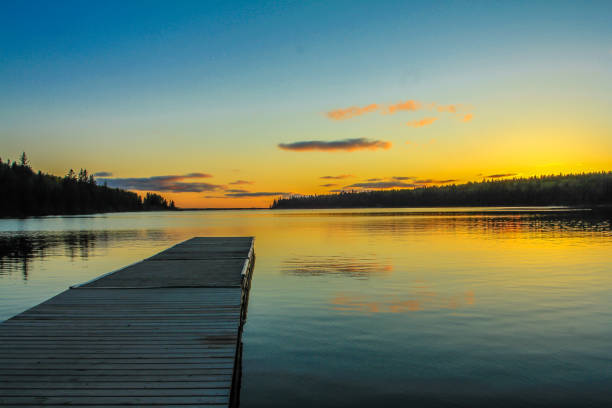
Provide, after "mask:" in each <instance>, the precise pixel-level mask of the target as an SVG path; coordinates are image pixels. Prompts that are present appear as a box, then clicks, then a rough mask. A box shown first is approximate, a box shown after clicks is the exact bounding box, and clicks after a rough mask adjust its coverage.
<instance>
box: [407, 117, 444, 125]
mask: <svg viewBox="0 0 612 408" xmlns="http://www.w3.org/2000/svg"><path fill="white" fill-rule="evenodd" d="M436 120H438V118H423V119H421V120H413V121H412V122H408V123H406V125H408V126H412V127H422V126H427V125H431V124H432V123H434V122H435V121H436Z"/></svg>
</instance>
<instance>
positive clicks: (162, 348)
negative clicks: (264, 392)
mask: <svg viewBox="0 0 612 408" xmlns="http://www.w3.org/2000/svg"><path fill="white" fill-rule="evenodd" d="M253 266H254V252H253V238H251V237H216V238H192V239H190V240H188V241H185V242H182V243H180V244H178V245H176V246H174V247H172V248H170V249H168V250H165V251H163V252H161V253H159V254H157V255H155V256H153V257H151V258H148V259H146V260H144V261H141V262H138V263H136V264H133V265H130V266H128V267H126V268H124V269H121V270H119V271H116V272H113V273H110V274H106V275H103V276H101V277H99V278H97V279H94V280H93V281H90V282H87V283H84V284H81V285H77V286H73V287H72V288H70V289H68V290H66V291H65V292H63V293H60V294H59V295H57V296H55V297H53V298H51V299H49V300H47V301H46V302H43V303H41V304H40V305H38V306H35V307H33V308H31V309H29V310H27V311H25V312H23V313H21V314H19V315H17V316H15V317H13V318H11V319H9V320H7V321H5V322H3V323H1V324H0V406H3V407H4V406H21V407H23V406H54V405H55V406H59V405H72V406H88V407H102V406H125V405H132V406H134V405H136V406H140V407H142V406H166V407H169V406H184V405H205V406H219V407H221V406H223V407H228V406H237V405H238V398H239V391H240V371H241V366H240V364H241V356H242V341H241V338H242V327H243V324H244V321H245V320H246V311H247V304H248V295H249V289H250V281H251V276H252V271H253Z"/></svg>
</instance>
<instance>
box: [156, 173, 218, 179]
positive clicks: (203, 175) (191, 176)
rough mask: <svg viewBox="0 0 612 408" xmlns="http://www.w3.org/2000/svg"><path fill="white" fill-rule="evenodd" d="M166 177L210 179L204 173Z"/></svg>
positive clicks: (208, 175)
mask: <svg viewBox="0 0 612 408" xmlns="http://www.w3.org/2000/svg"><path fill="white" fill-rule="evenodd" d="M166 177H180V178H209V177H212V175H210V174H206V173H189V174H185V175H184V176H166Z"/></svg>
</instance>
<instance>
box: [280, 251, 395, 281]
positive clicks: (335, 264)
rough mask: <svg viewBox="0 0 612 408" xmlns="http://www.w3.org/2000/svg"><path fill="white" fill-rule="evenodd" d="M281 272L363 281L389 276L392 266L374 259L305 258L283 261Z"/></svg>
mask: <svg viewBox="0 0 612 408" xmlns="http://www.w3.org/2000/svg"><path fill="white" fill-rule="evenodd" d="M281 271H282V272H283V273H286V274H289V275H296V276H322V275H341V276H346V277H351V278H362V279H363V278H368V277H369V276H371V275H389V274H391V273H392V272H393V265H392V264H391V263H381V261H380V260H378V259H376V258H374V257H369V258H353V257H344V256H328V257H320V256H307V257H301V258H293V259H288V260H286V261H284V262H283V265H282V267H281Z"/></svg>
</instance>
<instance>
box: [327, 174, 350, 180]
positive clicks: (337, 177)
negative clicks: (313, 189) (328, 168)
mask: <svg viewBox="0 0 612 408" xmlns="http://www.w3.org/2000/svg"><path fill="white" fill-rule="evenodd" d="M349 177H355V176H353V175H352V174H340V175H338V176H321V177H319V178H321V179H325V180H340V179H345V178H349Z"/></svg>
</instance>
